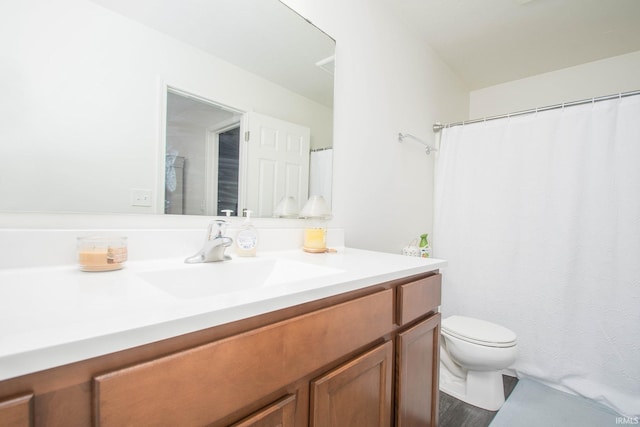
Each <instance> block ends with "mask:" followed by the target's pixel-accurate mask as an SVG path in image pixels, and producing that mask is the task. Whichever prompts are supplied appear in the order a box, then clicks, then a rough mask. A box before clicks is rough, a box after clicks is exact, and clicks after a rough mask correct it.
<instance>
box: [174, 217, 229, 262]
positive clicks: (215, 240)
mask: <svg viewBox="0 0 640 427" xmlns="http://www.w3.org/2000/svg"><path fill="white" fill-rule="evenodd" d="M214 227H215V228H214ZM226 228H227V222H226V221H223V220H221V219H216V220H214V221H211V222H210V223H209V227H208V228H207V237H206V238H205V240H204V245H203V246H202V249H200V251H199V252H198V253H196V254H195V255H192V256H190V257H189V258H187V259H185V260H184V262H186V263H187V264H195V263H199V262H217V261H226V260H229V259H231V257H230V256H229V255H225V253H224V250H225V249H226V248H228V247H229V246H231V243H232V242H233V239H232V238H231V237H227V236H225V235H224V232H225V230H226Z"/></svg>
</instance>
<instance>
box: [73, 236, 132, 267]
mask: <svg viewBox="0 0 640 427" xmlns="http://www.w3.org/2000/svg"><path fill="white" fill-rule="evenodd" d="M126 260H127V240H126V237H118V238H110V237H79V238H78V263H79V264H80V269H81V270H82V271H111V270H118V269H120V268H122V264H123V263H124V262H125V261H126Z"/></svg>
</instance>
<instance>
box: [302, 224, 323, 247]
mask: <svg viewBox="0 0 640 427" xmlns="http://www.w3.org/2000/svg"><path fill="white" fill-rule="evenodd" d="M303 249H304V250H306V251H308V252H324V251H325V250H326V249H327V229H326V228H305V229H304V247H303Z"/></svg>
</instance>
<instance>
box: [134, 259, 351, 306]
mask: <svg viewBox="0 0 640 427" xmlns="http://www.w3.org/2000/svg"><path fill="white" fill-rule="evenodd" d="M341 272H343V270H340V269H337V268H331V267H324V266H319V265H314V264H309V263H305V262H300V261H293V260H288V259H279V258H278V259H276V258H265V259H259V258H253V259H240V260H232V261H225V262H212V263H204V264H188V265H184V266H180V267H174V268H169V269H161V270H153V271H146V272H140V273H138V275H139V276H140V277H141V278H143V279H144V280H145V281H147V282H148V283H150V284H151V285H153V286H155V287H157V288H158V289H160V290H162V291H164V292H166V293H168V294H171V295H173V296H175V297H178V298H200V297H209V296H214V295H224V294H231V293H234V292H238V291H246V290H250V289H258V288H265V287H273V286H278V285H284V284H287V283H292V282H298V281H301V280H311V279H315V278H319V277H323V276H328V275H332V274H338V273H341Z"/></svg>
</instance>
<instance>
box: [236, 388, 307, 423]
mask: <svg viewBox="0 0 640 427" xmlns="http://www.w3.org/2000/svg"><path fill="white" fill-rule="evenodd" d="M295 413H296V396H295V395H293V394H290V395H288V396H286V397H283V398H282V399H280V400H278V401H277V402H275V403H274V404H273V405H269V406H267V407H266V408H264V409H262V410H260V411H258V412H256V413H255V414H252V415H250V416H249V417H247V418H245V419H244V420H242V421H240V422H238V423H235V424H233V425H232V426H231V427H293V426H294V424H295Z"/></svg>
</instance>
